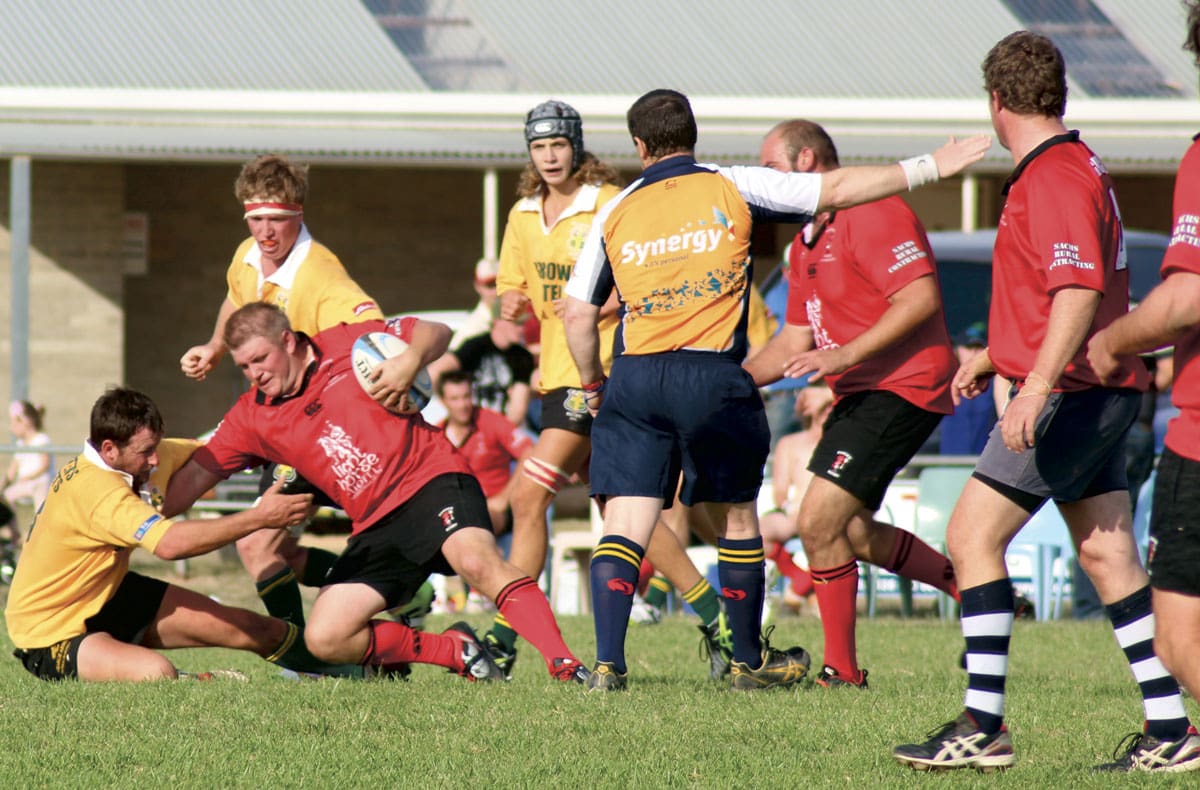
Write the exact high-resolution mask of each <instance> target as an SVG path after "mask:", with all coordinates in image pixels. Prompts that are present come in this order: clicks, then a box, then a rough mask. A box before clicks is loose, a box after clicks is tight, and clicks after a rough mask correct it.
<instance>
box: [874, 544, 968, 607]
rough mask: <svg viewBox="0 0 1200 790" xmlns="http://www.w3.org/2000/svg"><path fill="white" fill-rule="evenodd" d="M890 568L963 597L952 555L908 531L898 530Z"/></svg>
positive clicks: (909, 577)
mask: <svg viewBox="0 0 1200 790" xmlns="http://www.w3.org/2000/svg"><path fill="white" fill-rule="evenodd" d="M886 567H887V569H888V570H889V571H891V572H892V573H895V574H898V575H900V576H903V577H904V578H906V579H912V580H913V581H917V582H921V583H923V584H928V585H929V586H931V587H936V588H938V589H939V590H941V591H942V592H944V593H946V594H947V595H949V596H950V597H951V598H953V599H954V600H956V601H961V600H962V599H961V598H960V597H959V595H958V584H957V580H956V579H955V577H954V566H953V565H952V564H951V563H950V558H949V557H947V556H946V555H945V554H942V553H941V552H939V551H935V550H934V549H933V547H932V546H930V545H929V544H928V543H926V542H925V541H923V540H921V539H920V538H918V537H917V536H915V535H913V534H912V533H911V532H908V531H907V530H903V529H899V528H897V529H896V540H895V542H894V543H893V544H892V556H890V557H888V562H887V566H886Z"/></svg>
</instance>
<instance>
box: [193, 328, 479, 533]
mask: <svg viewBox="0 0 1200 790" xmlns="http://www.w3.org/2000/svg"><path fill="white" fill-rule="evenodd" d="M415 324H416V319H414V318H405V319H402V320H399V321H395V320H393V321H387V322H384V321H364V322H363V323H360V324H338V325H337V326H335V327H332V328H330V329H326V330H325V331H324V332H320V333H318V334H317V335H316V336H315V337H313V338H310V339H309V340H308V342H309V343H311V344H312V347H313V351H314V352H315V353H316V356H317V358H316V361H315V362H313V363H312V364H311V365H310V366H309V368H308V370H306V371H305V373H304V381H303V384H302V385H301V387H300V391H299V392H297V393H296V394H295V395H292V396H289V397H286V398H279V399H276V400H269V399H267V398H266V396H264V395H263V394H262V393H261V392H259V391H258V389H257V388H254V389H251V390H250V391H249V392H247V393H246V394H244V395H242V397H240V398H239V399H238V401H237V403H235V404H234V406H233V408H232V409H230V410H229V412H228V413H227V414H226V415H225V419H224V420H222V421H221V424H220V425H219V426H217V430H216V432H215V433H214V434H213V436H212V438H211V439H209V441H208V444H206V445H204V446H203V447H201V448H200V449H198V450H197V451H196V453H195V455H194V456H193V458H195V459H196V462H197V463H199V464H200V465H201V466H202V467H204V468H205V469H207V470H208V471H210V472H212V473H213V474H217V475H221V476H222V477H228V476H229V475H231V474H233V473H234V472H236V471H238V470H240V469H244V468H246V467H251V466H261V465H262V464H263V463H266V462H267V461H274V462H276V463H286V464H288V465H290V466H293V467H295V468H296V470H297V471H298V472H299V473H300V474H301V475H303V476H304V477H305V478H306V479H308V481H309V482H311V483H312V484H313V485H315V486H317V487H318V488H320V489H321V490H322V491H324V492H325V493H326V494H328V495H329V496H330V497H331V498H332V499H333V501H334V502H336V503H337V504H338V506H339V507H341V508H342V509H343V510H345V511H346V514H347V515H348V516H350V519H351V521H352V522H353V526H352V531H353V532H354V534H358V533H359V532H362V531H363V530H364V529H366V528H367V527H369V526H371V525H372V524H374V523H375V522H376V521H378V520H379V519H381V518H382V517H384V516H386V515H387V514H388V513H390V512H392V511H393V510H395V509H396V508H398V507H400V505H403V504H404V503H405V502H406V501H408V499H409V498H411V497H412V496H413V495H414V494H416V493H417V492H418V491H419V490H420V489H421V487H422V486H424V485H425V484H426V483H428V482H429V481H430V480H432V479H433V478H435V477H437V476H438V475H443V474H447V473H453V472H458V473H462V474H470V473H471V470H470V467H468V466H467V462H466V460H465V459H464V458H463V457H462V456H461V455H459V454H458V453H457V452H455V450H454V448H453V446H451V444H450V442H448V441H446V437H445V435H444V434H443V433H442V432H441V431H439V430H438V429H437V428H435V427H433V426H432V425H430V424H429V423H427V422H425V420H424V419H423V418H422V417H421V415H420V414H412V415H399V414H393V413H392V412H390V411H388V410H387V409H385V408H383V406H381V405H379V404H378V403H376V402H375V401H373V400H371V397H370V396H369V395H367V393H366V392H364V391H363V389H362V387H360V386H359V384H358V379H357V378H355V376H354V371H353V370H352V367H351V364H350V347H351V346H352V345H353V344H354V340H355V339H356V338H357V337H359V336H360V335H363V334H366V333H367V332H392V333H393V334H395V335H396V336H398V337H399V338H401V339H402V340H404V341H405V342H408V341H410V340H411V339H412V328H413V326H414V325H415Z"/></svg>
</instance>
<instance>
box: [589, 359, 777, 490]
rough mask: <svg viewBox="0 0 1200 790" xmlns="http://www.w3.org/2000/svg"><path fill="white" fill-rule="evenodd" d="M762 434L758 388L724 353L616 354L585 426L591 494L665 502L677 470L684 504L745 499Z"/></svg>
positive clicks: (761, 451) (767, 438)
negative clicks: (589, 445) (589, 451)
mask: <svg viewBox="0 0 1200 790" xmlns="http://www.w3.org/2000/svg"><path fill="white" fill-rule="evenodd" d="M770 443H771V435H770V432H769V430H768V428H767V417H766V413H765V412H764V411H763V402H762V397H761V396H760V395H759V394H758V389H757V388H756V387H755V386H754V380H753V379H752V378H751V377H750V375H749V374H748V373H746V371H744V370H743V369H742V366H741V365H740V364H738V363H737V362H735V361H733V360H732V359H729V358H727V357H721V356H718V355H716V354H710V353H704V352H698V351H697V352H693V351H674V352H670V353H666V354H648V355H643V356H622V357H618V358H617V359H616V360H615V361H614V362H613V367H612V375H611V376H610V377H609V380H608V385H607V388H606V389H605V392H604V402H603V404H602V405H601V407H600V413H599V414H598V415H597V416H596V421H595V423H594V424H593V425H592V466H591V485H592V493H593V494H594V495H596V496H602V497H613V496H644V497H659V498H661V499H662V500H663V502H664V503H665V504H667V505H669V504H670V503H671V502H672V500H673V499H674V496H675V488H676V484H677V483H678V480H679V474H680V472H681V471H682V473H683V488H682V489H680V493H679V499H680V501H681V502H683V503H684V504H685V505H694V504H697V503H699V502H750V501H752V500H754V499H755V498H756V497H757V496H758V489H759V488H760V487H761V486H762V479H763V465H764V464H765V463H766V461H767V452H768V450H769V449H770Z"/></svg>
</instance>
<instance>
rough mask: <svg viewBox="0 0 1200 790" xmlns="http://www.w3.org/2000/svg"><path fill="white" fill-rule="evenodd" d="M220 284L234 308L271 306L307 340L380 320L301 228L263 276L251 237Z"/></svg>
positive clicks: (328, 254) (337, 265)
mask: <svg viewBox="0 0 1200 790" xmlns="http://www.w3.org/2000/svg"><path fill="white" fill-rule="evenodd" d="M225 281H226V283H227V284H228V286H229V291H228V294H227V296H228V298H229V301H230V302H232V303H233V305H234V306H235V307H241V306H242V305H244V304H246V303H247V302H256V301H263V302H270V303H271V304H273V305H276V306H277V307H279V308H280V309H281V310H283V311H284V313H286V314H287V317H288V321H290V322H291V324H292V329H295V330H296V331H298V332H304V333H305V334H308V335H315V334H316V333H318V332H320V331H322V330H325V329H329V328H330V327H333V326H337V325H338V324H356V323H358V322H360V321H369V320H375V319H378V320H382V319H383V312H382V311H381V310H380V309H379V305H377V304H376V303H375V301H374V300H373V299H371V297H369V296H367V294H366V292H365V291H363V289H362V288H360V287H359V285H358V283H356V282H354V280H353V279H351V278H350V275H349V274H348V273H347V272H346V269H345V267H343V266H342V262H341V261H339V260H338V258H337V256H336V255H334V254H333V253H332V252H331V251H330V250H329V248H328V247H326V246H325V245H323V244H319V243H318V242H316V241H314V240H313V237H312V236H310V235H309V233H308V228H306V227H304V226H301V227H300V234H299V235H298V236H297V237H296V244H295V245H294V246H293V247H292V251H291V253H290V254H289V255H288V257H287V260H286V261H284V262H283V265H282V266H280V267H279V269H278V270H277V271H276V272H275V273H274V274H272V275H271V276H269V277H265V278H264V277H263V276H262V253H261V252H260V251H259V249H258V245H257V244H256V243H255V242H254V239H253V238H249V239H246V240H245V241H244V242H242V244H241V246H239V247H238V248H237V252H235V253H234V254H233V261H232V262H231V263H230V264H229V271H228V272H226V275H225Z"/></svg>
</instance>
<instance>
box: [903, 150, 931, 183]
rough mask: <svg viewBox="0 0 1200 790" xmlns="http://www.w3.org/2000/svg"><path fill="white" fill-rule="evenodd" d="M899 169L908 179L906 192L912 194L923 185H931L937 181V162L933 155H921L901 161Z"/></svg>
mask: <svg viewBox="0 0 1200 790" xmlns="http://www.w3.org/2000/svg"><path fill="white" fill-rule="evenodd" d="M900 168H901V169H902V170H904V177H905V178H907V179H908V191H909V192H912V191H913V190H914V189H916V188H917V187H919V186H922V185H924V184H932V183H934V182H936V181H937V180H938V168H937V162H935V161H934V159H933V154H922V155H920V156H914V157H913V158H912V159H901V160H900Z"/></svg>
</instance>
